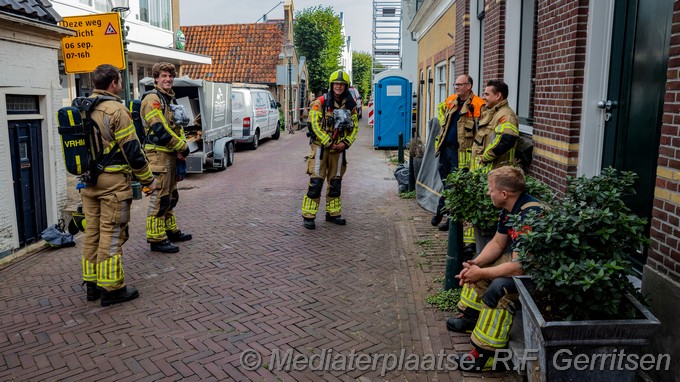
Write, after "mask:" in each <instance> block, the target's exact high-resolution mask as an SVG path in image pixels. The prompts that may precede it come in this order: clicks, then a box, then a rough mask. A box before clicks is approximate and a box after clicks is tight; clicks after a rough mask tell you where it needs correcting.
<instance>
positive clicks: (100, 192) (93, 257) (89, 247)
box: [80, 172, 132, 291]
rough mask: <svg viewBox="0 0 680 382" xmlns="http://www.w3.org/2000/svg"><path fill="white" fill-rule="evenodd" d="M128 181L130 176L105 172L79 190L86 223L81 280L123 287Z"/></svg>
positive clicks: (129, 201)
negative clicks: (89, 184) (90, 184)
mask: <svg viewBox="0 0 680 382" xmlns="http://www.w3.org/2000/svg"><path fill="white" fill-rule="evenodd" d="M130 183H131V177H130V175H127V174H125V173H122V172H119V173H106V172H105V173H102V174H100V175H99V178H98V179H97V184H96V185H95V186H94V187H86V188H83V189H82V190H81V191H80V195H81V199H82V202H83V214H84V215H85V222H86V228H85V234H84V238H83V258H82V271H83V281H90V282H95V283H97V286H99V287H101V288H103V289H104V290H107V291H112V290H116V289H120V288H122V287H124V286H125V275H124V272H123V263H122V256H123V244H124V243H125V242H126V241H127V239H128V237H129V236H128V222H129V221H130V205H131V204H132V188H131V187H130Z"/></svg>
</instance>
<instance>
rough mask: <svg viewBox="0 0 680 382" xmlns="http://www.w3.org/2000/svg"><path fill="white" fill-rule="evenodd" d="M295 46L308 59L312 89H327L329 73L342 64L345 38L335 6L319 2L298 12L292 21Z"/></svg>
mask: <svg viewBox="0 0 680 382" xmlns="http://www.w3.org/2000/svg"><path fill="white" fill-rule="evenodd" d="M293 30H294V32H295V33H294V34H295V47H296V48H297V50H298V54H299V55H300V56H305V57H306V59H307V68H308V70H309V89H310V90H311V91H312V92H314V93H315V94H316V93H317V92H318V91H326V90H327V89H328V77H329V76H330V75H331V73H332V72H333V71H335V70H337V69H338V68H339V64H338V63H339V61H340V55H341V53H342V47H343V46H344V44H345V41H344V39H343V37H342V25H340V19H339V16H338V15H336V14H335V12H334V11H333V7H322V6H320V5H318V6H316V7H312V8H305V9H303V10H302V11H299V12H296V15H295V22H294V24H293Z"/></svg>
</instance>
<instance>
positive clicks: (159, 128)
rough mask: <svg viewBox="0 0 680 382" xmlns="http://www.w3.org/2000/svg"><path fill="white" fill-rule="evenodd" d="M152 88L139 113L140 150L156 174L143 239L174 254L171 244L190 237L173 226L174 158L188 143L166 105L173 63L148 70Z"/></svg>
mask: <svg viewBox="0 0 680 382" xmlns="http://www.w3.org/2000/svg"><path fill="white" fill-rule="evenodd" d="M151 73H152V75H153V79H154V89H153V90H151V91H149V92H147V93H145V95H144V97H143V98H142V107H141V115H142V116H143V118H144V126H145V129H146V144H145V145H144V150H145V151H146V155H147V157H148V158H149V163H150V164H151V171H153V173H154V174H155V175H156V179H157V187H156V190H155V191H154V192H153V194H152V195H151V201H150V203H149V209H148V211H147V216H146V241H147V242H148V243H149V244H150V245H151V250H152V251H157V252H163V253H175V252H178V251H179V247H178V246H176V245H175V244H173V243H176V242H180V241H187V240H191V238H192V237H191V234H189V233H186V232H182V231H181V230H180V229H179V228H178V227H177V220H176V219H175V213H174V208H175V206H176V205H177V202H178V200H179V193H178V192H177V180H178V174H177V161H178V160H180V161H183V160H185V159H186V157H187V156H188V155H189V146H188V145H187V142H186V137H185V136H184V131H183V129H182V127H181V126H179V125H178V124H177V123H175V118H174V113H173V111H172V108H171V106H170V105H175V104H176V101H175V93H174V91H173V90H172V84H173V82H174V79H175V77H176V75H177V72H176V70H175V66H174V65H173V64H171V63H167V62H161V63H158V64H155V65H154V66H153V68H152V69H151Z"/></svg>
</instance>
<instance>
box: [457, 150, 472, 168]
mask: <svg viewBox="0 0 680 382" xmlns="http://www.w3.org/2000/svg"><path fill="white" fill-rule="evenodd" d="M471 158H472V149H465V151H458V168H469V167H470V160H471Z"/></svg>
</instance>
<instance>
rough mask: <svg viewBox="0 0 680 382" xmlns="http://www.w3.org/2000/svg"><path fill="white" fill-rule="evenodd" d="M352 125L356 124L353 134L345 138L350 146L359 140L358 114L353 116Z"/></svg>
mask: <svg viewBox="0 0 680 382" xmlns="http://www.w3.org/2000/svg"><path fill="white" fill-rule="evenodd" d="M352 123H353V124H354V129H352V132H351V133H350V134H349V135H348V136H345V138H344V140H345V141H347V143H349V144H350V145H352V143H354V141H356V140H357V135H358V134H359V118H358V117H357V115H356V114H352Z"/></svg>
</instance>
